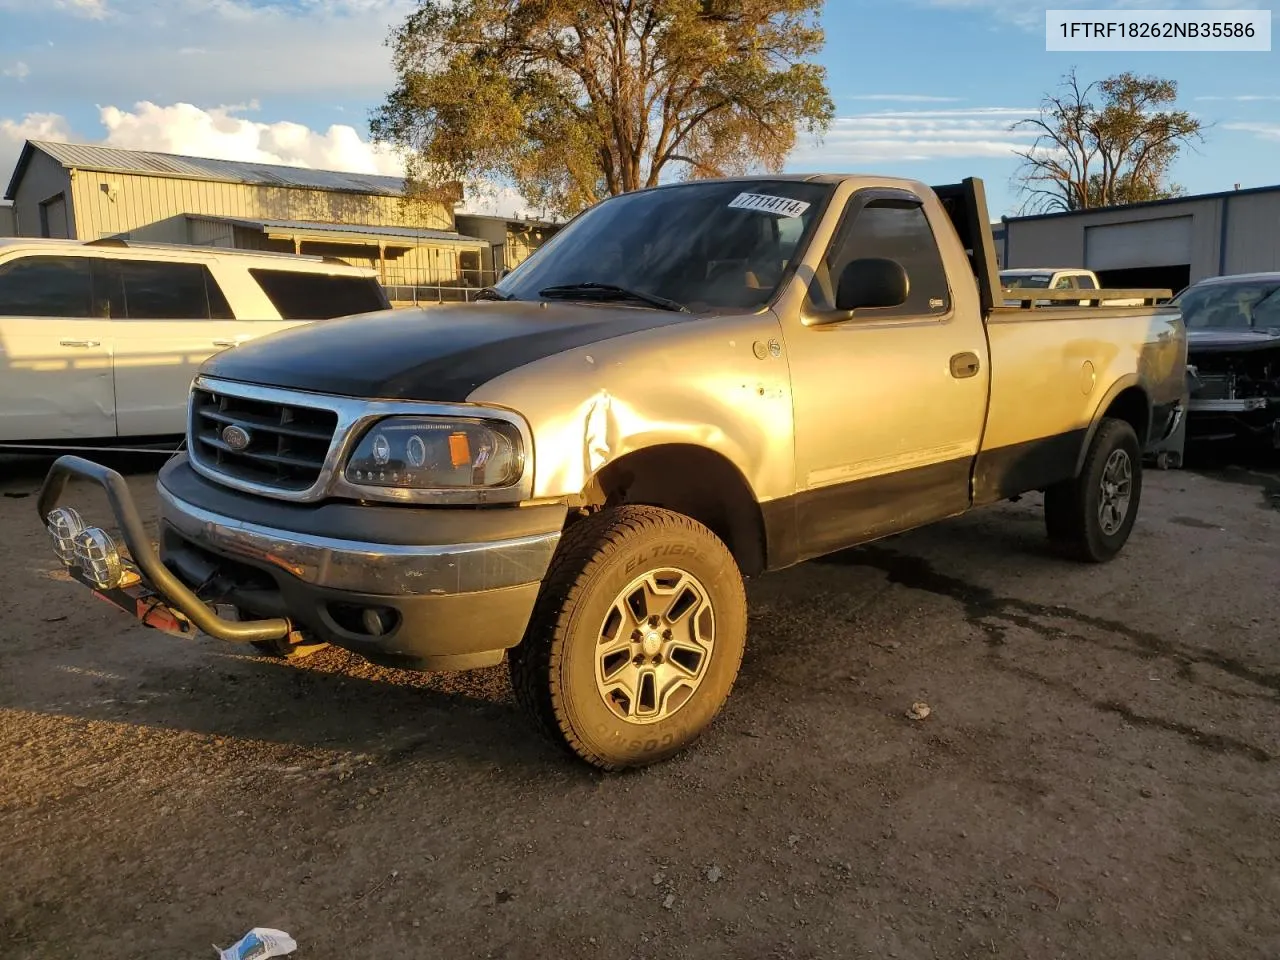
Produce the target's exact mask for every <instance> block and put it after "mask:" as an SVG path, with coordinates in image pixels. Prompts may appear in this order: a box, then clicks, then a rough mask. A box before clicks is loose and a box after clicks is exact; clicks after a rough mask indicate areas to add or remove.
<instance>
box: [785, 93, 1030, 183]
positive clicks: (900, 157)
mask: <svg viewBox="0 0 1280 960" xmlns="http://www.w3.org/2000/svg"><path fill="white" fill-rule="evenodd" d="M1035 112H1036V111H1034V110H1032V109H1026V108H1021V107H973V108H969V109H941V110H897V111H894V110H885V111H877V112H875V113H863V114H855V115H853V116H849V117H840V118H838V119H836V120H835V121H833V122H832V124H831V127H830V129H829V130H828V131H827V134H826V136H825V137H824V138H823V139H822V141H821V142H819V141H817V140H809V141H806V142H803V143H801V144H800V146H799V147H798V148H797V149H796V150H795V151H794V152H793V153H792V155H791V158H790V163H791V164H792V165H802V166H807V167H813V166H821V167H823V168H824V169H832V170H835V169H850V168H852V167H855V166H857V165H860V164H867V163H893V162H907V161H922V160H939V159H954V158H960V157H994V158H1011V157H1012V155H1013V153H1014V151H1015V150H1026V149H1028V148H1029V147H1030V146H1031V144H1032V143H1033V142H1034V140H1035V137H1034V135H1033V134H1032V133H1031V132H1029V131H1010V130H1009V127H1010V125H1011V124H1013V123H1014V122H1015V121H1017V120H1020V119H1023V118H1024V117H1029V116H1033V115H1034V114H1035Z"/></svg>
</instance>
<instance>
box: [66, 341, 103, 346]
mask: <svg viewBox="0 0 1280 960" xmlns="http://www.w3.org/2000/svg"><path fill="white" fill-rule="evenodd" d="M58 343H59V345H60V346H64V347H100V346H102V342H101V341H100V340H59V341H58Z"/></svg>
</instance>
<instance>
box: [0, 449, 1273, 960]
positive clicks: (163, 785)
mask: <svg viewBox="0 0 1280 960" xmlns="http://www.w3.org/2000/svg"><path fill="white" fill-rule="evenodd" d="M129 466H130V467H131V471H132V475H131V477H130V482H131V485H132V487H133V489H134V491H135V493H136V495H137V496H138V497H139V498H140V503H141V504H142V505H143V506H144V507H145V508H146V509H147V510H148V511H150V510H151V509H152V508H153V506H154V498H153V496H152V492H151V484H152V479H153V477H152V475H151V474H149V473H148V472H146V465H145V464H143V465H138V464H131V465H129ZM43 468H44V463H43V462H41V461H16V460H8V461H0V477H3V479H2V480H0V493H3V497H0V544H3V546H4V548H5V549H4V551H3V555H2V556H0V583H3V584H4V586H5V590H4V595H3V599H0V651H2V653H3V661H2V666H0V822H3V824H4V829H3V830H2V831H0V864H2V865H3V866H2V867H0V955H2V956H4V957H6V958H14V960H16V958H28V957H32V958H35V957H41V958H43V957H50V958H52V957H58V958H67V957H86V958H88V957H92V958H95V960H114V958H131V960H133V958H151V957H156V958H160V957H164V958H177V957H207V956H212V955H213V954H212V951H211V949H210V944H213V943H216V944H219V945H223V946H225V945H227V944H229V943H231V942H232V941H234V940H235V939H237V938H238V937H239V936H240V935H241V934H243V933H244V932H245V931H247V930H248V929H249V928H250V927H253V926H268V927H278V928H281V929H284V930H286V931H288V932H289V933H291V934H292V935H293V936H294V937H295V938H296V939H297V940H298V943H299V945H300V946H299V950H298V952H297V954H296V956H297V957H299V958H307V960H311V958H316V960H318V958H348V957H369V958H379V960H390V958H418V957H447V958H464V957H465V958H470V957H501V958H508V957H510V958H524V957H529V958H533V957H539V958H541V957H561V958H578V957H583V958H592V957H601V958H605V957H607V958H610V960H616V958H629V957H652V958H659V957H663V958H665V957H699V958H702V957H743V958H746V957H751V958H764V957H792V956H794V957H841V958H843V957H876V958H884V957H900V958H916V957H920V958H933V957H944V958H950V957H975V958H976V957H983V958H988V957H1029V958H1030V957H1034V958H1036V960H1048V958H1056V957H1071V958H1081V957H1088V958H1091V960H1101V958H1125V960H1134V958H1147V957H1150V958H1159V960H1170V958H1184V957H1185V958H1196V960H1206V958H1234V957H1276V956H1280V910H1278V909H1277V908H1278V906H1280V723H1278V722H1277V721H1278V720H1280V606H1278V605H1277V587H1278V586H1280V511H1278V510H1277V509H1275V507H1276V506H1277V502H1278V501H1277V496H1280V470H1278V469H1276V467H1275V466H1274V465H1272V466H1269V467H1256V468H1251V469H1243V468H1236V469H1228V470H1221V469H1219V470H1215V471H1211V472H1196V471H1194V470H1186V471H1171V472H1167V473H1155V472H1152V473H1148V475H1147V481H1148V482H1147V488H1146V491H1145V494H1144V499H1143V504H1142V513H1141V517H1140V519H1139V522H1138V526H1137V528H1136V530H1135V533H1134V536H1133V539H1132V540H1131V542H1130V544H1129V547H1128V549H1127V551H1126V552H1125V553H1124V554H1123V555H1122V557H1121V558H1120V559H1118V560H1117V561H1116V562H1114V563H1112V564H1110V565H1106V566H1101V567H1085V566H1077V565H1073V564H1069V563H1065V562H1063V561H1060V560H1058V559H1056V558H1054V557H1053V556H1051V555H1050V554H1049V553H1048V552H1047V550H1046V547H1045V543H1044V540H1043V537H1042V520H1041V510H1040V499H1039V497H1027V498H1024V499H1023V500H1022V501H1020V502H1018V503H1015V504H1008V505H1004V506H1001V507H998V508H994V509H991V510H988V511H985V512H980V513H976V514H974V515H971V516H970V517H966V518H962V519H960V520H958V521H954V522H950V523H947V524H943V525H940V526H937V527H934V528H931V529H928V530H924V531H920V532H917V533H913V534H909V535H905V536H901V537H897V538H894V539H891V540H887V541H884V542H882V543H880V544H877V545H874V546H872V547H869V548H866V549H862V550H857V551H850V552H847V553H845V554H842V555H839V556H837V557H834V558H831V559H829V560H827V561H824V562H814V563H808V564H805V565H803V566H800V567H797V568H795V569H792V570H788V571H785V572H782V573H779V574H773V575H770V576H766V577H763V578H761V579H759V580H756V581H754V582H753V583H752V584H751V585H750V588H749V589H750V600H751V632H750V636H749V640H748V648H747V656H746V659H745V661H744V664H743V670H742V675H741V678H740V680H739V684H738V687H737V689H736V691H735V693H734V695H733V697H732V698H731V700H730V703H729V705H728V707H727V708H726V710H725V712H724V713H723V714H722V715H721V717H720V719H719V720H718V721H717V723H716V724H715V726H714V728H713V729H712V731H711V732H710V733H709V734H708V735H707V736H706V737H705V738H704V739H703V740H702V741H701V742H700V743H699V744H698V745H697V746H696V747H695V748H694V749H693V750H692V751H691V752H689V753H687V754H685V755H683V756H681V757H680V758H678V759H676V760H674V761H672V762H669V763H667V764H665V765H663V766H660V767H657V768H651V769H649V770H645V771H640V772H635V773H630V774H623V775H614V776H602V775H599V774H596V773H594V772H591V771H590V770H588V769H587V768H585V767H583V766H581V765H579V764H577V763H575V762H573V761H571V760H569V759H567V758H565V757H564V756H562V755H561V754H560V753H558V752H557V751H555V750H554V749H551V748H549V747H547V746H545V745H543V743H542V742H541V741H539V740H538V739H536V737H535V736H534V735H533V733H532V732H531V731H530V729H529V728H528V727H527V726H526V725H525V723H524V722H523V719H522V717H521V716H520V715H519V714H518V713H517V711H516V708H515V706H514V704H513V702H512V698H511V694H510V690H509V688H508V684H507V679H506V674H505V671H504V670H502V669H495V670H490V671H485V672H482V673H477V674H471V675H460V676H434V677H426V676H418V675H413V674H408V673H402V672H396V671H390V670H383V669H378V668H375V667H372V666H370V665H369V664H367V663H365V662H363V661H360V660H358V659H357V658H354V657H352V656H349V655H346V654H343V653H340V652H331V651H326V652H324V653H322V654H319V655H317V656H316V657H313V658H311V659H308V660H305V661H303V662H301V663H299V664H283V663H281V662H278V661H270V660H265V659H258V658H254V657H251V656H246V655H244V654H243V653H242V652H240V650H239V648H237V647H234V646H232V645H227V644H221V643H219V642H217V641H213V640H200V641H179V640H172V639H168V638H166V637H164V636H162V635H160V634H157V633H154V632H152V631H147V630H144V629H142V628H140V627H136V626H134V625H133V624H132V623H131V622H130V621H129V620H128V619H127V618H125V617H124V616H123V615H121V614H119V613H117V612H116V611H114V610H112V609H111V608H109V607H108V606H107V605H106V604H102V603H98V602H95V601H93V600H92V599H90V597H89V596H88V594H87V593H86V592H85V591H83V589H82V588H80V587H79V586H76V585H74V584H72V583H69V582H66V578H65V574H63V573H62V572H61V569H60V567H59V565H58V563H57V561H56V560H55V558H54V557H53V555H52V553H51V551H50V549H49V547H48V544H47V541H46V538H45V535H44V532H43V530H42V528H41V526H40V524H39V523H38V520H37V517H36V514H35V497H34V492H35V490H36V488H37V487H38V484H39V480H40V478H41V477H42V476H43ZM78 489H80V490H81V491H82V492H81V493H79V494H77V498H78V501H77V502H80V503H90V502H93V503H97V504H101V500H100V499H98V498H94V497H92V496H91V495H90V494H89V492H88V488H85V487H81V488H78ZM97 516H98V517H101V518H102V519H105V516H104V515H103V514H102V513H101V512H98V513H97ZM918 700H924V701H927V702H928V703H929V704H930V705H931V706H932V708H933V712H932V714H931V716H929V717H928V718H927V719H926V720H925V721H923V722H918V721H914V720H911V719H908V718H907V717H906V715H905V714H906V711H907V710H908V708H909V707H910V706H911V704H912V703H913V702H914V701H918Z"/></svg>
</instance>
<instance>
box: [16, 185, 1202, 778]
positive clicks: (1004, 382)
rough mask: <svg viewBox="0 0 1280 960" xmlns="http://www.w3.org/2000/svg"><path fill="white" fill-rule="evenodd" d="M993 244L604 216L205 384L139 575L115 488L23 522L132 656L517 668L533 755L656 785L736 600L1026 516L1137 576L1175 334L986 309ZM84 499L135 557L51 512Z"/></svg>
mask: <svg viewBox="0 0 1280 960" xmlns="http://www.w3.org/2000/svg"><path fill="white" fill-rule="evenodd" d="M988 222H989V221H988V219H987V212H986V203H985V198H984V196H983V192H982V185H981V183H980V182H978V181H976V180H968V181H965V182H964V183H961V184H953V185H949V186H946V187H937V188H933V189H931V188H929V187H927V186H925V185H924V184H921V183H916V182H914V181H910V180H892V179H886V178H880V177H865V176H790V177H785V176H775V177H762V178H747V179H735V180H707V181H698V182H693V183H684V184H677V185H671V186H663V187H659V188H656V189H652V190H644V191H639V192H636V193H631V194H626V195H623V196H618V197H613V198H610V199H608V200H606V201H604V202H602V203H600V204H598V205H597V206H595V207H593V208H591V209H590V210H588V211H586V212H584V213H583V214H581V215H580V216H578V217H577V218H576V219H574V220H573V221H572V222H571V223H570V224H569V225H567V226H566V227H565V228H564V229H563V230H562V231H560V232H559V233H558V234H556V235H555V237H553V238H552V239H551V241H550V242H548V243H547V244H546V245H545V246H544V247H543V248H542V249H541V250H539V251H538V252H537V253H536V254H535V255H534V256H533V257H532V258H531V259H529V260H528V261H526V262H525V263H523V264H521V265H520V266H519V267H518V268H516V269H515V270H514V271H513V272H511V273H510V274H508V275H507V276H505V277H504V278H503V279H502V280H501V281H500V282H499V283H498V284H497V285H496V286H495V287H493V288H491V289H488V290H486V291H485V292H484V294H483V298H482V300H481V301H480V302H476V303H471V304H457V305H449V306H439V307H431V308H427V309H422V310H412V311H397V312H394V313H387V314H382V315H371V316H364V317H362V318H358V319H351V320H334V321H326V322H324V323H318V324H309V325H307V326H305V327H300V328H297V329H294V330H288V331H285V332H283V333H279V334H274V335H271V336H268V337H265V338H261V339H258V340H255V341H252V342H250V343H246V344H244V345H241V346H237V347H234V348H232V349H230V350H227V351H225V352H223V353H220V354H218V355H216V356H215V357H213V358H211V359H209V360H208V361H206V362H205V364H204V366H203V368H202V369H201V371H200V374H199V376H198V377H197V378H196V380H195V382H194V383H193V385H192V388H191V394H190V404H189V425H188V436H187V444H186V452H185V454H184V455H182V456H179V457H176V458H175V459H173V460H171V461H170V462H169V463H168V464H167V465H166V466H165V467H164V469H163V470H162V471H161V472H160V475H159V481H158V482H159V498H160V503H161V517H160V524H159V548H158V550H157V549H156V548H155V547H154V546H153V544H152V540H151V537H150V535H149V532H148V530H147V528H146V526H145V525H144V523H143V521H142V520H141V518H140V517H139V516H138V513H137V511H136V509H135V508H134V506H133V504H132V502H131V501H130V499H129V494H128V491H127V489H126V487H125V485H124V482H123V480H122V479H121V478H120V477H119V475H117V474H115V473H114V472H112V471H110V470H107V469H105V468H103V467H101V466H99V465H96V464H93V463H90V462H88V461H85V460H81V459H78V458H75V457H64V458H62V459H60V460H59V461H57V462H56V463H55V464H54V466H53V467H52V469H51V471H50V474H49V476H48V478H47V479H46V482H45V486H44V489H43V491H42V494H41V497H40V502H39V510H40V516H41V520H42V521H43V522H44V523H45V524H46V525H47V527H48V529H49V533H50V535H51V538H52V541H53V547H54V549H55V550H56V552H57V554H58V556H59V557H60V558H61V559H62V560H63V561H64V562H65V563H66V565H67V567H68V568H69V569H70V571H71V573H72V575H73V576H74V577H75V578H76V579H78V580H79V581H80V582H82V583H83V584H85V585H86V586H88V587H90V588H91V589H92V590H94V591H95V592H96V593H98V594H99V595H100V596H102V597H105V598H106V599H108V600H111V601H112V602H114V603H116V604H117V605H118V606H120V607H122V608H124V609H125V610H127V611H128V612H130V613H131V614H132V615H134V616H136V617H138V618H139V619H140V620H141V621H143V622H144V623H146V624H148V625H150V626H153V627H157V628H159V629H161V630H165V631H167V632H170V633H178V634H184V633H192V632H195V631H196V630H197V629H198V630H201V631H203V632H205V633H207V634H210V635H212V636H214V637H218V638H221V639H225V640H230V641H237V642H246V643H253V644H256V645H257V646H259V647H260V648H261V649H263V650H265V651H268V652H271V653H274V654H277V655H285V656H288V655H299V654H302V653H305V652H306V651H308V650H311V649H314V648H316V647H317V646H319V645H323V644H336V645H339V646H342V647H345V648H347V649H350V650H354V651H357V652H359V653H360V654H363V655H365V656H367V657H369V658H371V659H374V660H377V661H379V662H382V663H389V664H393V665H398V666H402V667H409V668H414V669H425V670H456V669H467V668H471V667H478V666H487V665H493V664H496V663H499V662H501V661H502V659H503V658H504V657H505V658H506V659H507V660H508V662H509V667H510V672H511V677H512V681H513V685H514V688H515V691H516V693H517V695H518V698H519V700H520V701H521V703H522V704H523V705H524V707H525V708H527V710H528V711H529V713H530V714H531V715H532V717H533V719H534V720H535V721H536V722H537V724H538V726H539V727H541V728H542V729H543V730H544V731H545V732H547V733H548V734H549V735H550V736H552V737H553V738H555V739H556V740H558V741H560V742H562V743H564V744H565V745H567V746H568V747H569V748H570V749H571V750H572V751H573V752H574V753H576V754H577V755H578V756H579V757H581V758H582V759H584V760H586V761H587V762H589V763H592V764H595V765H596V766H599V767H602V768H605V769H616V768H620V767H627V766H636V765H641V764H645V763H650V762H653V761H656V760H659V759H662V758H664V757H667V756H670V755H671V754H673V753H675V752H676V751H678V750H680V749H681V748H683V747H685V746H686V745H688V744H689V743H690V742H692V741H693V740H694V739H695V738H696V737H697V736H698V735H699V734H700V733H701V732H702V731H703V730H705V729H706V727H707V726H708V725H709V724H710V723H711V721H712V719H713V718H714V717H715V716H716V714H717V712H718V711H719V710H720V708H721V706H722V705H723V704H724V702H725V699H726V698H727V697H728V696H729V692H730V689H731V688H732V686H733V683H734V680H735V678H736V676H737V673H738V667H739V663H740V661H741V658H742V653H743V647H744V644H745V643H746V640H747V636H746V634H747V605H746V597H745V594H744V591H743V577H744V575H745V576H752V575H755V574H759V573H761V572H763V571H766V570H776V569H778V568H780V567H786V566H789V565H791V564H795V563H798V562H800V561H803V560H805V559H807V558H810V557H817V556H820V555H822V554H827V553H830V552H832V551H836V550H841V549H844V548H847V547H852V546H856V545H857V544H861V543H866V542H867V541H870V540H874V539H876V538H879V537H885V536H888V535H890V534H894V533H898V532H900V531H904V530H909V529H911V528H913V527H918V526H920V525H922V524H926V523H931V522H933V521H935V520H943V519H946V518H948V517H954V516H956V515H958V514H961V513H964V512H965V511H966V510H969V509H971V508H973V507H979V506H982V505H984V504H989V503H994V502H996V501H999V500H1002V499H1005V498H1009V497H1014V496H1016V495H1019V494H1023V493H1026V492H1028V491H1036V490H1042V491H1044V502H1045V522H1046V528H1047V532H1048V535H1049V537H1050V538H1051V539H1052V540H1054V541H1056V542H1057V543H1058V544H1060V545H1061V546H1062V548H1063V551H1064V553H1065V554H1067V555H1070V556H1074V557H1076V558H1079V559H1082V560H1086V561H1104V560H1108V559H1110V558H1112V557H1114V556H1115V555H1116V554H1117V553H1118V552H1119V551H1120V549H1121V548H1122V547H1123V546H1124V543H1125V541H1126V540H1127V539H1128V537H1129V534H1130V531H1131V530H1132V528H1133V525H1134V521H1135V519H1136V517H1137V513H1138V503H1139V499H1140V496H1141V493H1142V461H1143V455H1144V453H1145V452H1149V451H1150V450H1152V449H1154V448H1155V447H1156V446H1157V445H1158V444H1160V443H1161V442H1162V441H1164V439H1165V438H1167V437H1168V436H1170V435H1171V434H1172V432H1173V431H1174V430H1175V428H1177V427H1178V425H1179V421H1180V418H1181V417H1182V415H1183V412H1184V409H1185V404H1186V380H1185V367H1186V339H1185V331H1184V328H1183V324H1182V320H1181V318H1180V315H1179V313H1178V311H1177V310H1176V309H1170V308H1167V307H1159V306H1134V307H1121V308H1102V307H1088V306H1085V307H1081V306H1078V305H1073V306H1070V307H1064V308H1055V307H1049V308H1031V305H1028V307H1029V308H1028V309H1018V308H1006V307H1003V306H997V304H1000V303H1002V302H1003V300H1004V299H1005V292H1004V291H1002V290H1001V288H1000V286H999V281H998V278H997V273H996V270H995V257H994V254H993V250H992V244H991V238H990V234H989V232H988V228H987V225H988ZM1137 293H1138V294H1141V295H1142V296H1143V297H1144V299H1147V300H1150V302H1151V303H1152V304H1154V303H1155V302H1156V299H1157V298H1158V297H1159V296H1161V292H1160V291H1146V292H1141V291H1139V292H1137ZM1103 295H1105V296H1106V297H1107V298H1109V299H1110V298H1113V297H1117V296H1125V297H1132V296H1134V295H1135V291H1099V297H1100V298H1101V297H1102V296H1103ZM1164 295H1166V296H1167V291H1166V292H1164ZM1040 296H1041V295H1040V294H1039V293H1038V294H1037V297H1038V298H1039V297H1040ZM1075 296H1077V299H1078V291H1077V292H1076V294H1075ZM76 475H79V476H82V477H86V478H89V479H92V480H95V481H96V482H98V483H100V484H102V485H103V486H104V487H105V489H106V491H107V494H108V498H109V500H110V502H111V505H112V509H113V511H114V513H115V516H116V521H117V525H118V526H119V528H120V529H121V531H122V534H123V544H120V543H118V542H117V539H116V538H114V537H112V536H111V535H110V534H109V533H108V532H107V531H106V530H104V529H103V528H101V527H98V526H89V525H87V523H86V521H85V520H84V519H83V518H82V517H81V515H80V514H79V513H78V512H76V511H75V510H74V509H73V508H71V507H66V506H59V501H60V499H61V498H62V497H63V494H64V492H65V489H64V488H65V486H66V481H67V480H68V478H70V477H72V476H76Z"/></svg>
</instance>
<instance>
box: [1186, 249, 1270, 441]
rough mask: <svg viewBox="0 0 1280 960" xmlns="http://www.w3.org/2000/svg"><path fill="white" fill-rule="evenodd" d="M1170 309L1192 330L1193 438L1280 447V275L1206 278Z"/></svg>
mask: <svg viewBox="0 0 1280 960" xmlns="http://www.w3.org/2000/svg"><path fill="white" fill-rule="evenodd" d="M1171 305H1173V306H1176V307H1178V308H1179V309H1180V310H1181V311H1182V316H1183V318H1184V320H1185V322H1186V325H1187V363H1188V370H1187V372H1188V374H1190V380H1191V384H1190V389H1191V400H1190V403H1189V404H1188V413H1187V436H1188V439H1190V440H1230V439H1244V440H1252V441H1262V442H1265V443H1269V444H1271V445H1273V446H1275V447H1280V272H1276V273H1251V274H1242V275H1237V276H1230V277H1211V278H1210V279H1207V280H1201V281H1200V282H1198V283H1195V284H1192V285H1191V286H1189V287H1187V288H1186V289H1185V290H1183V291H1182V292H1181V293H1179V294H1178V295H1177V296H1176V297H1174V299H1173V301H1172V304H1171Z"/></svg>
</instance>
